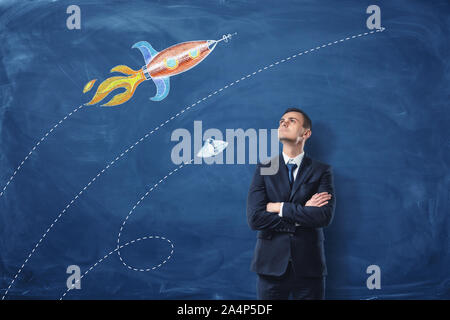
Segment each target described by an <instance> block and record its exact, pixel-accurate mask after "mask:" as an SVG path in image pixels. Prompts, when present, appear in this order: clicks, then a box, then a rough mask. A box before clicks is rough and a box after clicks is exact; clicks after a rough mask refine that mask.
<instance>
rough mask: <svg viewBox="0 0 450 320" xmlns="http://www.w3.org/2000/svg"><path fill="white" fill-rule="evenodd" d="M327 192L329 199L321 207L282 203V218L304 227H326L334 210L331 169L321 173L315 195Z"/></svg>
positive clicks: (331, 218) (334, 201) (334, 198)
mask: <svg viewBox="0 0 450 320" xmlns="http://www.w3.org/2000/svg"><path fill="white" fill-rule="evenodd" d="M322 192H328V193H329V194H330V195H331V199H330V200H329V201H328V203H326V204H325V205H323V206H320V207H317V206H308V205H306V204H305V205H304V206H302V205H301V204H297V203H292V202H284V204H283V218H285V219H286V220H288V221H290V222H292V223H296V222H297V223H299V224H300V225H302V226H304V227H311V228H322V227H326V226H328V225H329V224H330V223H331V221H332V220H333V215H334V209H335V206H336V197H335V192H334V182H333V172H332V170H331V167H330V166H328V168H327V169H326V170H325V171H324V172H323V174H322V176H321V177H320V183H319V188H318V190H317V193H322Z"/></svg>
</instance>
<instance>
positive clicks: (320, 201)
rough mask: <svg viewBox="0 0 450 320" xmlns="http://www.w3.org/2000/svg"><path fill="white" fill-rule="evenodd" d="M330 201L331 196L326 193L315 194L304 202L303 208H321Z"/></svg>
mask: <svg viewBox="0 0 450 320" xmlns="http://www.w3.org/2000/svg"><path fill="white" fill-rule="evenodd" d="M330 199H331V194H330V193H328V192H321V193H316V194H315V195H313V196H312V197H311V199H309V200H308V201H307V202H306V204H305V207H322V206H324V205H326V204H327V203H328V200H330Z"/></svg>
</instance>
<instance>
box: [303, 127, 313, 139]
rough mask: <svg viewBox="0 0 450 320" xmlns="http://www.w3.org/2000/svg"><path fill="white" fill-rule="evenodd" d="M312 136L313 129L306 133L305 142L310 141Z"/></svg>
mask: <svg viewBox="0 0 450 320" xmlns="http://www.w3.org/2000/svg"><path fill="white" fill-rule="evenodd" d="M311 135H312V131H311V129H308V130H307V131H306V138H305V140H307V139H309V137H311Z"/></svg>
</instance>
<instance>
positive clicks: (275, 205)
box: [266, 202, 281, 213]
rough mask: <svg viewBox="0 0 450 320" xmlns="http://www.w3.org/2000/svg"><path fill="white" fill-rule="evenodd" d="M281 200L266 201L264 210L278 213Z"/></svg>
mask: <svg viewBox="0 0 450 320" xmlns="http://www.w3.org/2000/svg"><path fill="white" fill-rule="evenodd" d="M280 206H281V202H268V203H267V205H266V211H268V212H276V213H280Z"/></svg>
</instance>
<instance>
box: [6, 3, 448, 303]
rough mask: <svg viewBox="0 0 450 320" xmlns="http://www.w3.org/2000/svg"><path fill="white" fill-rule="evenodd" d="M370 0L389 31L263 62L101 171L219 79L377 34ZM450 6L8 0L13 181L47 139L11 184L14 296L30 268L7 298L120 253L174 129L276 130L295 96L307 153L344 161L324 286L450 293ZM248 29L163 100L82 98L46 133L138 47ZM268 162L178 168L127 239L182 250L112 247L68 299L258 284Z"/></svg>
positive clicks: (336, 294)
mask: <svg viewBox="0 0 450 320" xmlns="http://www.w3.org/2000/svg"><path fill="white" fill-rule="evenodd" d="M71 4H76V5H78V6H79V7H80V9H81V29H80V30H69V29H68V28H67V27H66V19H67V17H68V16H69V15H68V14H67V13H66V9H67V7H68V6H69V5H71ZM371 4H377V5H379V6H380V8H381V22H382V26H383V27H384V28H386V30H385V31H384V32H377V33H374V34H368V35H366V36H362V37H357V38H355V39H350V40H346V41H344V42H342V43H338V44H333V45H331V46H327V47H326V48H321V49H320V50H315V51H314V52H310V53H308V54H304V55H302V56H299V57H296V58H295V59H290V60H289V61H285V62H283V63H280V64H277V65H274V66H273V67H271V68H268V69H267V70H264V71H263V72H260V73H257V74H256V75H252V76H251V77H250V78H248V79H247V80H245V81H242V82H239V83H237V84H235V85H234V86H232V87H230V88H228V89H226V90H223V91H221V92H220V93H218V94H216V95H213V96H212V97H210V98H208V99H207V100H205V101H203V102H201V103H200V104H198V105H196V106H195V107H193V108H191V109H189V110H187V111H186V112H184V113H182V114H181V115H180V116H178V117H176V118H175V119H174V120H172V121H170V122H168V123H167V124H166V125H165V126H163V127H161V128H160V129H159V130H158V131H156V132H154V133H153V134H151V135H150V136H148V137H147V138H146V139H144V140H143V141H141V142H140V143H139V144H138V145H136V146H135V147H134V148H133V149H131V150H130V151H128V152H127V153H126V154H125V155H124V156H122V157H120V159H119V160H117V161H115V162H114V164H112V165H111V166H110V167H108V169H106V170H105V171H104V172H103V173H101V171H102V169H103V168H105V167H106V166H107V165H108V164H109V163H111V161H113V160H114V159H116V157H117V156H120V155H121V153H122V152H124V151H125V150H127V149H128V148H129V147H130V146H131V145H132V144H134V143H135V142H136V141H139V139H140V138H141V137H143V136H144V135H146V134H147V133H148V132H150V131H151V130H153V129H154V128H155V127H157V126H159V125H160V124H161V123H163V122H165V121H166V120H167V119H170V117H172V116H174V115H175V114H176V113H178V112H180V111H181V110H182V109H184V108H186V107H187V106H189V105H191V104H193V103H195V102H196V101H198V100H199V99H202V98H203V97H206V96H208V95H209V94H211V93H213V92H214V91H216V90H218V89H219V88H222V87H224V86H225V85H227V84H229V83H231V82H234V81H236V80H238V79H240V78H241V77H243V76H246V75H247V74H251V73H253V72H254V71H257V70H258V69H259V68H262V67H264V66H268V65H270V64H273V63H275V62H276V61H280V60H281V59H284V58H287V57H289V56H292V55H294V54H296V53H299V52H303V51H305V50H308V49H311V48H316V47H317V46H321V45H323V44H328V43H329V42H333V41H336V40H340V39H345V38H346V37H351V36H353V35H358V34H361V33H364V32H370V30H368V29H367V27H366V19H367V17H368V16H369V15H368V14H366V8H367V7H368V6H369V5H371ZM449 13H450V5H449V3H448V1H434V2H433V3H432V4H431V3H430V2H428V1H385V2H380V1H378V2H376V3H374V2H371V1H338V2H336V1H321V2H320V3H318V2H316V1H276V3H275V2H274V1H256V0H254V1H225V0H221V1H153V2H144V1H132V2H130V1H115V2H114V3H111V4H108V5H107V4H106V3H105V2H102V1H82V0H78V1H76V3H71V2H67V1H57V2H52V1H33V2H17V3H15V2H13V1H3V2H2V3H1V4H0V42H1V46H0V101H1V106H0V185H1V188H2V189H3V188H4V186H5V185H6V183H7V182H8V180H9V179H10V177H11V176H12V175H13V174H14V172H15V171H16V169H17V167H18V166H19V165H20V164H21V161H22V160H24V158H25V157H26V156H27V154H29V152H30V151H31V150H32V148H33V146H35V145H36V144H37V143H38V142H39V141H40V139H41V138H42V137H45V139H44V140H43V141H42V143H40V144H39V145H38V146H37V148H36V149H35V150H34V151H33V152H32V154H31V155H30V156H29V157H28V158H27V160H26V161H25V162H24V164H23V166H21V168H20V170H19V171H17V173H16V174H15V175H14V178H13V180H12V181H11V183H10V184H9V185H8V186H7V188H6V189H5V191H4V194H3V195H2V196H1V197H0V288H1V291H0V293H2V295H4V294H5V293H6V289H7V288H8V287H9V286H10V284H11V281H12V280H13V278H14V276H15V275H16V274H17V272H18V270H19V269H22V270H21V272H20V273H19V275H18V276H17V278H16V280H15V282H14V283H13V284H12V285H11V286H10V288H9V291H8V293H7V295H6V298H5V299H21V298H27V299H36V298H40V299H42V298H43V299H58V298H60V297H61V296H62V294H63V293H64V292H65V290H66V279H67V277H68V276H69V275H68V274H66V268H67V266H69V265H78V266H80V268H81V272H82V273H84V272H85V271H87V270H88V269H89V268H90V267H91V266H92V265H94V264H95V263H96V262H97V261H98V260H100V259H101V258H102V257H104V256H105V255H107V254H108V253H110V252H111V251H113V250H114V249H115V248H116V245H117V234H118V232H119V229H120V226H121V225H122V221H123V220H124V219H125V217H126V216H127V215H128V213H129V211H130V210H131V209H132V207H133V206H134V205H135V204H136V202H137V201H138V200H139V199H140V198H141V197H142V196H143V195H145V193H146V192H147V191H148V190H149V189H150V188H151V187H152V186H153V185H154V184H155V183H158V181H159V180H160V179H162V178H163V177H164V176H165V175H167V174H168V173H169V172H170V171H171V170H174V169H175V168H176V167H177V165H175V164H174V163H173V162H172V161H171V157H170V154H171V150H172V148H173V147H174V146H175V144H176V142H173V141H171V134H172V132H173V131H174V130H175V129H177V128H186V129H187V130H189V131H190V132H191V133H193V123H194V121H195V120H198V121H200V120H201V121H202V126H203V130H206V129H208V128H217V129H219V130H221V131H222V132H223V133H225V130H226V129H237V128H242V129H244V130H246V129H249V128H255V129H271V128H276V127H277V121H278V119H279V117H280V116H281V114H282V111H283V110H284V109H285V108H286V107H288V106H297V107H300V108H302V109H304V110H305V111H306V112H307V113H308V114H309V116H310V117H311V119H312V121H313V135H312V137H311V139H310V140H309V141H308V142H307V144H306V146H305V152H306V153H308V154H309V155H310V156H311V157H313V158H315V159H317V160H320V161H323V162H325V163H328V164H330V165H331V166H332V168H333V172H334V176H335V188H336V199H337V207H336V212H335V218H334V220H333V223H332V224H331V225H330V226H329V227H328V228H326V229H325V236H326V241H325V245H326V256H327V264H328V269H329V276H328V277H327V291H326V297H327V298H328V299H399V298H407V299H409V298H412V299H419V298H424V299H429V298H431V299H449V298H450V278H449V272H448V270H449V264H450V252H449V243H450V240H449V233H448V230H449V227H450V216H449V210H450V194H449V187H450V174H449V163H450V152H449V151H450V149H449V148H450V129H449V123H450V112H449V103H448V101H449V94H450V90H449V80H450V79H449V77H450V72H449V70H450V69H449V68H450V65H449V61H450V59H449V48H450V47H449V41H448V35H449V23H450V22H449V19H448V16H449ZM234 32H237V33H238V34H237V35H236V36H234V37H233V38H232V39H231V41H229V42H228V43H224V42H221V43H220V44H219V45H218V46H217V47H216V49H215V50H214V52H213V53H212V54H211V55H210V56H208V57H207V58H206V59H205V60H204V61H203V62H202V63H201V64H199V65H198V66H197V67H195V68H194V69H192V70H190V71H188V72H186V73H183V74H181V75H178V76H175V77H172V78H171V92H170V94H169V96H168V97H167V98H166V99H165V100H163V101H161V102H152V101H150V100H149V98H150V97H152V96H153V95H154V94H155V86H154V84H153V83H152V82H150V81H149V82H145V83H143V84H141V85H140V86H139V87H138V88H137V90H136V93H135V95H134V97H133V98H132V99H131V100H130V101H129V102H127V103H125V104H123V105H120V106H117V107H110V108H106V107H99V106H98V105H97V106H90V107H87V106H86V107H83V108H80V109H79V110H78V111H77V112H75V113H73V114H71V116H69V117H68V118H67V119H66V120H64V121H63V122H62V123H61V124H59V125H58V126H57V127H56V128H55V129H54V130H52V132H51V133H50V134H49V135H48V136H45V133H46V132H48V131H49V130H50V129H51V128H53V127H54V126H55V125H56V124H58V122H59V121H60V120H62V119H63V118H64V117H65V116H66V115H68V114H69V113H70V112H71V111H72V110H74V109H76V108H78V107H79V106H80V105H82V104H83V103H85V102H87V101H89V100H90V98H91V97H92V94H93V92H90V93H87V94H85V95H83V93H82V90H83V87H84V85H85V84H86V83H87V82H88V81H89V80H91V79H94V78H97V79H99V81H102V80H104V79H105V78H106V77H108V76H110V74H109V70H110V69H111V68H112V67H113V66H116V65H119V64H125V65H128V66H130V67H131V68H134V69H138V68H140V67H141V66H142V65H143V64H144V61H143V59H142V56H141V54H140V53H139V51H138V50H136V49H131V46H132V45H133V44H134V43H136V42H138V41H142V40H145V41H148V42H149V43H151V44H152V45H153V46H154V47H155V49H157V50H158V51H160V50H163V49H165V48H167V47H169V46H171V45H174V44H176V43H180V42H184V41H190V40H207V39H219V38H221V37H222V35H224V34H228V33H234ZM254 170H255V165H254V164H249V163H248V162H247V163H246V164H234V165H230V164H228V165H225V164H224V165H219V164H213V165H207V164H203V165H188V166H186V167H183V168H181V169H180V170H179V171H177V172H176V173H174V174H173V175H171V176H169V177H168V178H167V179H165V180H164V182H163V183H161V184H159V185H158V187H157V188H156V189H154V190H153V191H152V192H151V193H149V194H148V196H147V197H146V198H145V199H144V200H143V201H142V202H141V203H140V204H139V205H138V207H137V208H136V209H135V211H134V212H133V214H132V215H131V216H130V218H129V220H128V221H127V224H126V226H125V228H124V230H123V232H122V236H121V243H122V244H125V243H126V242H128V241H132V240H134V239H137V238H140V237H143V236H152V235H154V236H161V237H164V238H166V239H169V240H170V241H171V243H173V246H174V248H173V250H174V251H173V255H172V256H171V258H170V259H169V260H167V262H166V263H164V264H163V265H162V266H161V267H158V268H156V269H155V270H153V271H150V272H140V271H133V270H130V269H128V268H126V267H124V266H123V265H122V262H121V261H120V259H119V258H118V256H117V254H116V253H113V254H111V255H110V256H109V257H108V258H107V259H105V260H104V261H102V262H101V263H99V264H98V265H96V267H95V268H94V269H92V270H91V271H89V273H88V274H87V275H86V276H85V277H83V279H82V280H81V290H72V291H70V292H69V293H68V294H67V295H66V296H65V297H64V299H89V298H106V299H117V298H136V299H254V298H256V275H255V274H254V273H252V272H251V271H250V270H249V266H250V261H251V258H252V255H253V250H254V245H255V242H256V238H255V232H254V231H252V230H250V228H249V227H248V225H247V222H246V215H245V208H246V197H247V191H248V187H249V184H250V179H251V177H252V175H253V173H254ZM98 173H101V175H100V176H99V177H98V178H97V179H95V181H94V182H93V183H92V184H90V185H89V187H88V188H87V189H86V190H84V192H83V193H82V194H81V195H79V196H78V197H76V196H77V195H78V194H79V192H80V191H82V190H83V188H84V186H86V185H87V184H88V183H89V182H90V181H91V180H92V179H93V178H94V177H96V176H97V174H98ZM75 197H76V199H75V200H74V202H72V203H71V200H72V199H74V198H75ZM69 204H70V206H69V208H68V209H67V210H65V211H64V213H63V214H62V215H60V214H61V213H62V212H63V210H64V209H65V208H66V207H67V205H69ZM58 217H59V218H58ZM56 218H58V221H57V222H56V223H55V224H54V225H53V226H52V227H51V230H49V232H47V233H46V230H47V229H48V228H49V227H50V226H51V225H52V223H53V222H54V221H55V219H56ZM45 233H46V236H45V237H44V239H43V240H42V241H41V242H40V244H39V246H38V248H37V249H36V250H35V251H34V253H33V254H32V255H31V257H30V258H29V259H28V261H27V263H26V264H25V266H24V267H23V268H21V266H22V265H23V264H24V261H25V260H26V259H27V257H29V255H30V253H31V252H32V250H33V248H34V247H35V246H36V243H38V241H39V240H40V239H41V238H42V236H43V234H45ZM170 251H171V247H170V244H169V242H168V241H167V240H164V239H152V240H144V241H139V242H137V243H134V244H133V245H130V246H127V247H126V248H123V249H122V250H121V257H123V258H124V259H125V260H124V261H125V262H126V263H127V264H129V265H130V266H132V267H134V268H138V269H140V268H143V269H146V268H152V267H153V266H157V265H158V264H160V263H161V262H162V261H163V260H164V259H165V258H166V257H167V256H168V255H170ZM370 265H378V266H379V267H380V269H381V289H378V290H377V289H374V290H369V289H368V288H367V287H366V279H367V278H368V277H369V274H367V273H366V268H367V267H368V266H370Z"/></svg>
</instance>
